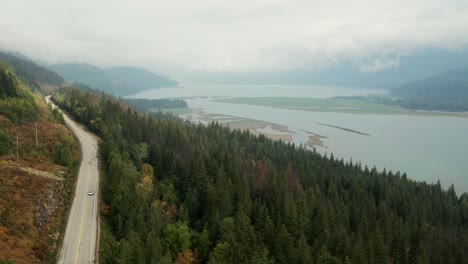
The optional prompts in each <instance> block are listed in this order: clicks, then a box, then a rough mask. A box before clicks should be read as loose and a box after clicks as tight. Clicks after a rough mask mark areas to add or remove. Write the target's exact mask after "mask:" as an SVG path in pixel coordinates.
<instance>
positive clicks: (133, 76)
mask: <svg viewBox="0 0 468 264" xmlns="http://www.w3.org/2000/svg"><path fill="white" fill-rule="evenodd" d="M49 68H50V69H51V70H53V71H55V72H57V73H59V74H60V75H61V76H63V77H64V78H65V80H67V81H68V82H70V83H74V82H77V83H82V84H86V85H88V86H90V87H92V88H94V89H98V90H102V91H106V92H108V93H111V94H114V95H120V96H124V95H132V94H137V93H139V92H142V91H145V90H149V89H155V88H160V87H174V86H177V82H175V81H173V80H170V79H168V78H165V77H162V76H159V75H156V74H154V73H152V72H149V71H147V70H143V69H139V68H135V67H124V66H121V67H108V68H104V69H103V68H99V67H96V66H93V65H89V64H55V65H51V66H49Z"/></svg>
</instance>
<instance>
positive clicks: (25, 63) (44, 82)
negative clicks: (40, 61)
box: [0, 51, 65, 90]
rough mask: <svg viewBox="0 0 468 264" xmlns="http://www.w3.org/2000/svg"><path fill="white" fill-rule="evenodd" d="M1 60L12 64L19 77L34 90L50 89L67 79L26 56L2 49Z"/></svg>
mask: <svg viewBox="0 0 468 264" xmlns="http://www.w3.org/2000/svg"><path fill="white" fill-rule="evenodd" d="M0 61H4V62H6V63H8V64H9V65H11V67H12V68H13V70H14V71H15V73H16V74H17V76H18V77H19V79H21V81H22V82H23V83H24V84H26V85H27V86H29V87H30V88H32V89H34V90H40V89H43V90H44V89H45V90H47V89H50V88H51V87H50V86H60V85H62V84H63V83H65V80H64V79H63V78H62V77H61V76H60V75H58V74H56V73H55V72H53V71H50V70H49V69H46V68H44V67H41V66H39V65H37V64H36V63H34V62H32V61H31V60H28V59H27V58H26V57H23V56H21V57H20V56H17V55H13V54H10V53H6V52H1V51H0Z"/></svg>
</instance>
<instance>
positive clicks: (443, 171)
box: [134, 84, 468, 194]
mask: <svg viewBox="0 0 468 264" xmlns="http://www.w3.org/2000/svg"><path fill="white" fill-rule="evenodd" d="M385 92H386V91H383V90H369V89H354V88H344V87H334V86H333V87H331V86H276V85H275V86H273V85H269V86H266V85H263V86H262V85H191V84H185V85H184V86H183V88H172V89H159V90H151V91H146V92H144V93H140V94H138V95H136V96H134V97H138V98H167V97H185V98H187V97H197V96H205V97H204V98H190V99H187V103H188V105H189V106H190V107H193V108H201V109H204V110H205V111H206V112H208V113H217V114H224V115H232V116H238V117H243V118H250V119H257V120H262V121H267V122H273V123H277V124H282V125H286V126H288V127H289V130H291V131H293V132H295V134H293V140H294V142H295V143H296V144H300V143H303V144H305V142H306V141H307V137H308V135H307V134H306V133H305V132H304V131H303V130H306V131H311V132H314V133H316V134H320V135H324V136H326V137H327V138H324V139H323V141H324V143H325V145H326V148H322V147H318V148H317V150H318V151H319V152H321V153H323V154H325V153H327V155H329V154H330V153H333V155H334V156H335V157H336V158H344V159H345V160H349V159H352V160H353V162H358V161H360V162H361V163H362V164H363V165H367V166H369V167H373V166H376V167H377V168H378V169H379V170H382V169H384V168H386V169H387V170H392V171H398V170H399V171H401V172H406V173H407V175H408V177H409V178H412V179H415V180H418V181H426V182H431V183H434V182H437V180H440V182H441V184H442V186H443V187H444V188H447V187H448V186H450V184H452V183H453V184H454V185H455V190H456V191H457V194H460V193H461V192H468V162H467V161H468V136H467V135H468V119H467V118H460V117H450V116H411V115H375V114H350V113H324V112H309V111H300V110H288V109H280V108H271V107H264V106H253V105H239V104H229V103H222V102H215V101H212V97H214V96H224V97H226V96H229V97H233V96H236V97H237V96H241V97H260V96H269V97H271V96H279V97H281V96H288V97H317V98H326V97H332V96H349V95H362V94H376V93H385ZM206 96H208V97H206ZM324 124H327V125H324ZM328 125H329V126H328ZM333 126H335V127H333ZM337 127H343V128H347V129H350V130H356V131H360V132H362V133H364V134H368V135H363V134H357V133H352V132H350V131H346V130H342V129H339V128H337Z"/></svg>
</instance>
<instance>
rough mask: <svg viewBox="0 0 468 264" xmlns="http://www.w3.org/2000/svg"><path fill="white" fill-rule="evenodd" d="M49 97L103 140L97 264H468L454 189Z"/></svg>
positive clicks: (77, 97) (466, 202)
mask: <svg viewBox="0 0 468 264" xmlns="http://www.w3.org/2000/svg"><path fill="white" fill-rule="evenodd" d="M53 99H54V100H55V102H57V103H58V104H59V105H60V106H61V107H62V108H63V109H66V110H67V111H69V112H70V113H71V114H72V115H73V116H74V117H75V118H76V119H77V120H78V121H79V122H82V123H84V124H86V126H87V127H88V128H89V129H90V130H91V131H93V132H94V133H96V134H97V135H99V136H100V137H101V138H102V142H101V145H100V148H99V150H100V157H101V170H102V174H101V179H102V180H101V184H102V185H101V187H100V189H101V197H102V200H101V208H100V211H101V215H102V218H101V236H100V253H99V257H100V263H468V250H467V249H468V194H466V193H465V194H462V195H459V196H457V195H456V193H455V191H454V188H453V186H452V187H450V188H448V190H444V189H443V188H442V187H441V185H440V183H437V184H427V183H424V182H416V181H413V180H410V179H408V178H407V176H406V175H405V174H404V173H399V172H390V171H377V170H376V169H373V168H367V167H364V166H361V165H360V164H356V163H353V162H351V161H343V160H337V159H335V158H334V157H333V156H330V157H323V156H321V155H319V154H317V153H315V152H313V151H309V150H307V149H305V148H304V147H298V146H294V145H292V144H287V143H284V142H278V141H271V140H269V139H266V138H265V137H263V136H259V137H256V136H253V135H251V134H250V133H249V132H242V131H230V130H229V128H226V127H223V126H221V125H219V124H217V123H213V124H211V125H208V126H204V125H196V124H192V123H188V122H184V121H182V120H180V119H178V118H176V117H173V116H171V115H167V114H153V115H151V116H150V115H143V114H140V113H137V112H135V111H133V110H132V107H131V106H128V105H127V104H125V103H123V102H120V101H117V100H116V99H114V98H111V97H106V96H105V95H102V94H96V93H93V92H81V91H80V90H78V89H76V88H68V89H62V90H61V91H60V92H58V93H55V94H54V96H53ZM382 151H385V150H382ZM441 177H443V175H441Z"/></svg>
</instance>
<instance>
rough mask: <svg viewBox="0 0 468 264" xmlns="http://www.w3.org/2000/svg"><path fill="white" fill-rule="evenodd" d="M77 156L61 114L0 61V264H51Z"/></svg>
mask: <svg viewBox="0 0 468 264" xmlns="http://www.w3.org/2000/svg"><path fill="white" fill-rule="evenodd" d="M36 128H37V130H36ZM36 131H37V133H36ZM78 155H79V149H78V144H77V142H76V140H75V138H74V137H73V135H72V134H71V132H70V131H69V130H68V129H67V128H66V127H65V126H64V125H63V118H62V116H61V114H60V113H59V112H57V111H53V110H52V109H51V108H50V107H49V106H48V105H47V104H46V103H45V101H44V99H43V98H42V96H40V95H38V94H32V93H31V91H30V89H28V87H26V86H25V85H24V84H23V83H22V81H20V80H19V79H18V77H17V75H16V74H15V72H14V71H13V69H12V67H10V66H9V65H7V64H6V63H5V62H1V61H0V263H2V261H6V260H11V261H14V262H15V263H28V264H29V263H55V261H56V259H55V257H56V254H57V250H58V247H59V244H60V242H61V231H62V226H63V225H64V224H65V222H66V212H67V206H68V204H69V202H70V199H71V193H72V189H73V185H74V175H75V170H76V167H77V164H78V163H77V161H78Z"/></svg>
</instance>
